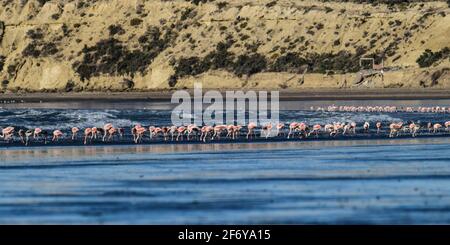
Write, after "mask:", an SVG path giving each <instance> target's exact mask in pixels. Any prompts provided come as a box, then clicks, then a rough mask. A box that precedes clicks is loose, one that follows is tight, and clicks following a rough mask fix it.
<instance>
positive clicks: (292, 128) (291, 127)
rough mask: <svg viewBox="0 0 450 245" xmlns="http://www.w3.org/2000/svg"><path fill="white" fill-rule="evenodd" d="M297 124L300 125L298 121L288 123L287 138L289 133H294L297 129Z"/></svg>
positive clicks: (289, 135)
mask: <svg viewBox="0 0 450 245" xmlns="http://www.w3.org/2000/svg"><path fill="white" fill-rule="evenodd" d="M298 126H300V123H298V122H292V123H290V124H289V133H288V135H287V138H288V139H289V138H290V137H291V135H292V136H294V135H295V132H296V131H297V130H298Z"/></svg>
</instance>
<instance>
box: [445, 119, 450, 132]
mask: <svg viewBox="0 0 450 245" xmlns="http://www.w3.org/2000/svg"><path fill="white" fill-rule="evenodd" d="M444 126H445V129H446V130H447V131H449V129H450V121H447V122H445V123H444Z"/></svg>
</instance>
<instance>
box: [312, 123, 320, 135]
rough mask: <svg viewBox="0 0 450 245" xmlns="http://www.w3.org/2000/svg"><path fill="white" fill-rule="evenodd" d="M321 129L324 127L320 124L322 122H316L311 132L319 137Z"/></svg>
mask: <svg viewBox="0 0 450 245" xmlns="http://www.w3.org/2000/svg"><path fill="white" fill-rule="evenodd" d="M321 129H322V126H320V124H315V125H314V126H313V128H312V130H311V132H310V134H314V135H315V136H316V138H318V137H319V133H320V130H321Z"/></svg>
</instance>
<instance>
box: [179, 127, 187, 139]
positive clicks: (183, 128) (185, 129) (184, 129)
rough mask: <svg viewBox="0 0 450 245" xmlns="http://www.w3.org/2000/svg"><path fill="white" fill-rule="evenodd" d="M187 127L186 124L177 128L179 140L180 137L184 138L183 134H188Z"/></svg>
mask: <svg viewBox="0 0 450 245" xmlns="http://www.w3.org/2000/svg"><path fill="white" fill-rule="evenodd" d="M186 132H187V128H186V127H185V126H180V127H178V128H177V141H178V140H179V139H181V140H183V135H184V134H186Z"/></svg>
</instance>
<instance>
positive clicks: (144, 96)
mask: <svg viewBox="0 0 450 245" xmlns="http://www.w3.org/2000/svg"><path fill="white" fill-rule="evenodd" d="M229 90H241V89H237V88H236V89H229ZM272 90H273V89H268V90H267V91H272ZM174 91H175V90H173V91H148V92H82V93H3V94H0V102H1V101H15V102H16V103H21V102H24V103H26V102H67V101H93V100H95V101H109V102H114V101H155V102H156V101H170V99H171V96H172V93H173V92H174ZM189 91H190V93H191V94H192V91H191V90H189ZM205 91H207V89H203V92H205ZM220 91H221V92H222V93H225V91H227V90H220ZM277 91H279V92H280V100H282V101H294V100H295V101H304V100H407V99H450V90H446V89H426V90H417V89H339V90H336V89H320V90H319V89H317V90H315V89H305V90H277Z"/></svg>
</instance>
